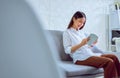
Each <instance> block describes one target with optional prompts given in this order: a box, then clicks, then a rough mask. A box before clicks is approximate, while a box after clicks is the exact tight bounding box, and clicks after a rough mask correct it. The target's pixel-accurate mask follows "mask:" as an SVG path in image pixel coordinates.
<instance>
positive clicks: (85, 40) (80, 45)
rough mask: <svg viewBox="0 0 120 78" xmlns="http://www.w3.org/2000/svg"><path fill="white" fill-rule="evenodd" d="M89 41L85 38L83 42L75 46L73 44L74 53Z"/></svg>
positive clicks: (72, 50)
mask: <svg viewBox="0 0 120 78" xmlns="http://www.w3.org/2000/svg"><path fill="white" fill-rule="evenodd" d="M87 42H88V38H85V39H83V40H82V41H81V43H79V44H77V45H75V46H72V48H71V53H74V52H75V51H76V50H77V49H79V48H81V47H82V46H84V45H85V44H87Z"/></svg>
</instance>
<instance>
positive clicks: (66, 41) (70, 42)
mask: <svg viewBox="0 0 120 78" xmlns="http://www.w3.org/2000/svg"><path fill="white" fill-rule="evenodd" d="M88 36H89V35H87V34H86V33H84V32H83V31H81V30H78V31H77V30H75V29H73V28H70V29H67V30H66V31H64V33H63V46H64V49H65V53H66V54H70V56H71V57H72V58H73V62H74V63H75V62H76V61H77V60H85V59H87V58H89V57H91V56H100V55H101V53H94V52H93V51H92V49H91V48H90V47H89V46H88V45H87V44H86V45H84V46H82V47H80V48H79V49H78V50H76V51H75V52H73V53H71V47H72V46H74V45H77V44H79V43H80V42H81V41H82V40H83V39H84V38H87V37H88Z"/></svg>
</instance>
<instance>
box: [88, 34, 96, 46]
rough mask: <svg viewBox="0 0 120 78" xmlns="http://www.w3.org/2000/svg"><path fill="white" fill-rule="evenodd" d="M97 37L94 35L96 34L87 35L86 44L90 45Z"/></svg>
mask: <svg viewBox="0 0 120 78" xmlns="http://www.w3.org/2000/svg"><path fill="white" fill-rule="evenodd" d="M97 39H98V36H97V35H96V34H93V33H92V34H90V36H89V41H88V42H87V44H88V45H89V46H91V45H92V44H93V43H94V42H96V41H97Z"/></svg>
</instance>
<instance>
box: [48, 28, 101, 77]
mask: <svg viewBox="0 0 120 78" xmlns="http://www.w3.org/2000/svg"><path fill="white" fill-rule="evenodd" d="M47 33H48V34H50V36H51V37H52V39H53V41H54V45H55V47H56V49H57V53H58V55H59V57H60V61H61V62H60V64H59V66H60V68H61V69H62V70H63V71H64V72H65V76H66V78H97V77H101V78H103V68H99V69H98V68H95V67H91V66H84V65H75V64H74V63H73V61H72V58H71V57H70V56H69V55H67V54H65V52H64V48H63V40H62V34H63V31H60V30H47ZM96 50H97V49H96Z"/></svg>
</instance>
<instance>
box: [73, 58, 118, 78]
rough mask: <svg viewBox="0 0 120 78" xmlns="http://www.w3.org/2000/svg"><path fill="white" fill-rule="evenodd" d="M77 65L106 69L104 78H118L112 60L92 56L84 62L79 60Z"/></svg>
mask: <svg viewBox="0 0 120 78" xmlns="http://www.w3.org/2000/svg"><path fill="white" fill-rule="evenodd" d="M75 64H78V65H87V66H94V67H96V68H104V78H118V77H117V70H116V67H115V64H114V62H113V60H112V59H110V58H106V57H97V56H92V57H90V58H88V59H86V60H83V61H79V60H78V61H76V63H75Z"/></svg>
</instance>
